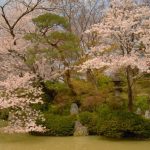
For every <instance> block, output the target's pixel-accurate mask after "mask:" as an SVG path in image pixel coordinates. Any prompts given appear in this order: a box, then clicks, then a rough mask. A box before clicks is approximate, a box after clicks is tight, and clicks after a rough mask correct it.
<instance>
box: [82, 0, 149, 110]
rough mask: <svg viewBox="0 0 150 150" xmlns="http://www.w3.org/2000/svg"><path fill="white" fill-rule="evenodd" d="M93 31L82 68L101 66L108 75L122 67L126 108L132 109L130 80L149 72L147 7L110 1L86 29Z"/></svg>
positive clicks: (125, 0)
mask: <svg viewBox="0 0 150 150" xmlns="http://www.w3.org/2000/svg"><path fill="white" fill-rule="evenodd" d="M92 33H94V34H96V35H97V37H98V40H97V43H96V44H95V46H94V47H92V48H91V52H90V53H89V55H90V57H91V59H90V60H88V61H86V62H85V63H84V64H83V65H82V70H87V69H89V68H90V69H104V70H105V71H104V72H105V73H106V74H109V75H110V74H111V73H113V72H117V71H118V70H120V69H123V70H124V72H125V75H126V79H127V85H128V108H129V111H133V85H134V81H135V80H136V79H137V78H138V77H139V76H141V74H143V73H150V58H149V54H150V9H149V7H148V6H144V5H137V4H135V3H134V2H133V1H132V0H112V1H111V4H110V8H109V9H108V10H107V11H106V14H105V15H104V17H103V20H102V21H101V22H100V23H98V24H95V25H93V26H92V27H91V29H89V30H87V31H86V34H92Z"/></svg>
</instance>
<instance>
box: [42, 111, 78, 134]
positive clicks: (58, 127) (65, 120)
mask: <svg viewBox="0 0 150 150" xmlns="http://www.w3.org/2000/svg"><path fill="white" fill-rule="evenodd" d="M45 119H46V121H45V122H44V123H43V125H44V126H45V127H46V128H47V130H48V131H47V132H45V133H44V135H49V136H71V135H73V132H74V123H75V118H74V117H72V116H59V115H54V114H46V115H45Z"/></svg>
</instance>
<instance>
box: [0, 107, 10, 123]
mask: <svg viewBox="0 0 150 150" xmlns="http://www.w3.org/2000/svg"><path fill="white" fill-rule="evenodd" d="M8 115H9V110H8V109H3V110H0V119H1V120H7V119H8Z"/></svg>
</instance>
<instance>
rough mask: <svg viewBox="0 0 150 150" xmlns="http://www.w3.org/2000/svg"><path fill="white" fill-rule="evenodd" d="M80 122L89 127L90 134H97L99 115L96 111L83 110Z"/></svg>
mask: <svg viewBox="0 0 150 150" xmlns="http://www.w3.org/2000/svg"><path fill="white" fill-rule="evenodd" d="M79 120H80V122H81V123H82V124H83V125H84V126H86V127H87V128H88V131H89V134H90V135H96V133H97V128H96V125H97V115H96V113H90V112H87V111H86V112H82V113H80V114H79Z"/></svg>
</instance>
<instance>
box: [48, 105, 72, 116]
mask: <svg viewBox="0 0 150 150" xmlns="http://www.w3.org/2000/svg"><path fill="white" fill-rule="evenodd" d="M70 107H71V106H70V104H66V105H49V110H48V112H49V113H50V114H55V115H69V114H70Z"/></svg>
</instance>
